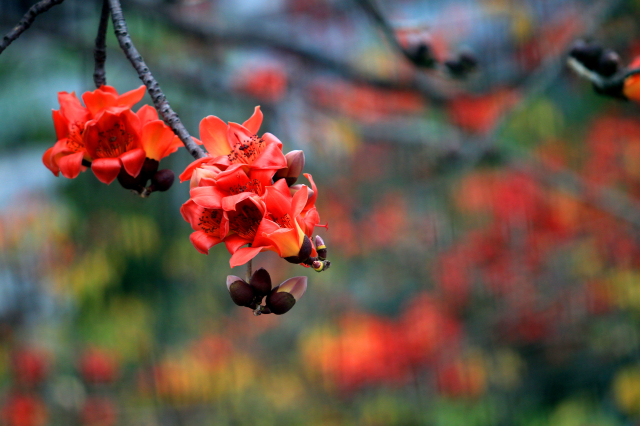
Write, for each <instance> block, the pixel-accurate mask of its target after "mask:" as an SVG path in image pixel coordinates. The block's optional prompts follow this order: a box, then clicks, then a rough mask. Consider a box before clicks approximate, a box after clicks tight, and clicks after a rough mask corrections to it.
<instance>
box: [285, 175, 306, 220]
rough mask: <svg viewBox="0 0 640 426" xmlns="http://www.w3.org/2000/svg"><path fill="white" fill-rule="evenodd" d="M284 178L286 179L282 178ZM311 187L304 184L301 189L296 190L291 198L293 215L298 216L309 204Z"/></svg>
mask: <svg viewBox="0 0 640 426" xmlns="http://www.w3.org/2000/svg"><path fill="white" fill-rule="evenodd" d="M281 180H284V179H281ZM308 189H309V188H307V187H306V185H303V186H302V189H300V191H298V192H296V193H295V195H294V196H293V199H292V200H291V217H298V215H299V214H300V213H302V209H304V206H305V205H306V204H307V191H308Z"/></svg>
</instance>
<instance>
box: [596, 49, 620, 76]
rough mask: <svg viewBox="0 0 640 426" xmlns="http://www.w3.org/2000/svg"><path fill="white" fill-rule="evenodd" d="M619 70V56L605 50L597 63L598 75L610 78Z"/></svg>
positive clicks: (609, 50)
mask: <svg viewBox="0 0 640 426" xmlns="http://www.w3.org/2000/svg"><path fill="white" fill-rule="evenodd" d="M619 68H620V56H619V55H618V54H617V53H616V52H615V51H613V50H611V49H605V50H604V52H602V55H601V56H600V61H599V62H598V74H600V75H602V76H604V77H611V76H612V75H614V74H615V73H617V72H618V69H619Z"/></svg>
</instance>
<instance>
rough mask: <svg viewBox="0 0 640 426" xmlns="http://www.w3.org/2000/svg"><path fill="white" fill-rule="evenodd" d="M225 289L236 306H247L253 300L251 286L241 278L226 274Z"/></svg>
mask: <svg viewBox="0 0 640 426" xmlns="http://www.w3.org/2000/svg"><path fill="white" fill-rule="evenodd" d="M227 289H228V290H229V294H230V295H231V300H233V303H235V304H236V305H238V306H249V305H251V303H252V302H253V298H254V293H253V288H252V287H251V286H250V285H249V284H247V283H246V282H245V281H244V280H243V279H242V278H240V277H236V276H235V275H229V276H227Z"/></svg>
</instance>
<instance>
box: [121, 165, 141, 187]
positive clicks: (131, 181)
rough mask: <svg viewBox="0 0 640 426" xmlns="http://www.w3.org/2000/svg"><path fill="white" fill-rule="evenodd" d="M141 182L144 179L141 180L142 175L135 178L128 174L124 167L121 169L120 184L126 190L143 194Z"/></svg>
mask: <svg viewBox="0 0 640 426" xmlns="http://www.w3.org/2000/svg"><path fill="white" fill-rule="evenodd" d="M141 181H142V179H141V178H140V175H138V176H137V177H133V176H131V175H130V174H129V173H127V171H126V170H125V169H124V167H122V168H121V169H120V173H118V183H119V184H120V185H121V186H122V187H123V188H124V189H131V190H133V191H138V192H142V189H143V185H142V183H141Z"/></svg>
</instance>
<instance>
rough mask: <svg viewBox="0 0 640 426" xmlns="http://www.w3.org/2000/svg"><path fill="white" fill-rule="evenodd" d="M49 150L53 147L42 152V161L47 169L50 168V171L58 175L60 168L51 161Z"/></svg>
mask: <svg viewBox="0 0 640 426" xmlns="http://www.w3.org/2000/svg"><path fill="white" fill-rule="evenodd" d="M51 151H53V147H51V148H49V149H47V150H46V151H45V152H44V155H43V156H42V163H43V164H44V165H45V166H46V167H47V169H49V170H51V173H53V174H54V175H56V176H58V174H59V173H60V168H58V165H57V164H56V163H54V162H53V161H52V156H51Z"/></svg>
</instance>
